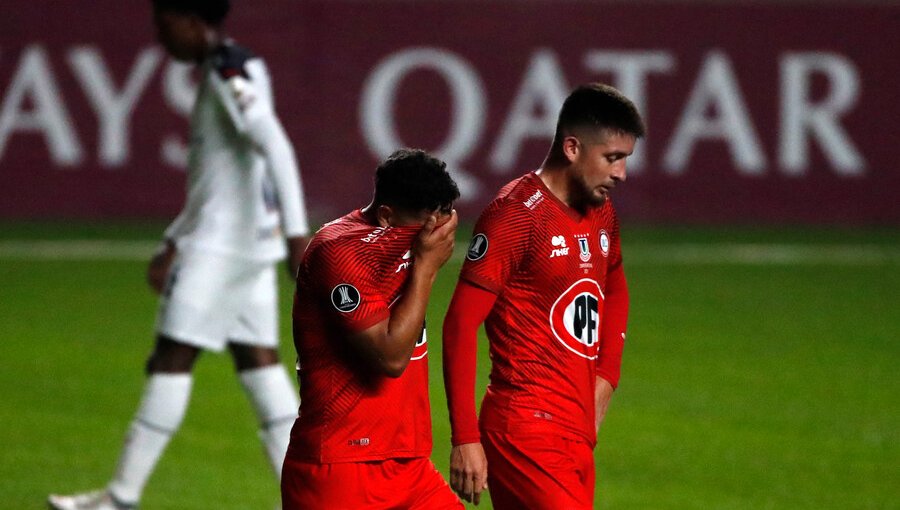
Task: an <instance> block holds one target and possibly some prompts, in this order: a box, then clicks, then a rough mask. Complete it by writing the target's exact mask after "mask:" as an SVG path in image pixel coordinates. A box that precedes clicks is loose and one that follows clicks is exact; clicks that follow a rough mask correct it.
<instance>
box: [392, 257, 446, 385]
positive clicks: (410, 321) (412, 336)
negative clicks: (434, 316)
mask: <svg viewBox="0 0 900 510" xmlns="http://www.w3.org/2000/svg"><path fill="white" fill-rule="evenodd" d="M436 276H437V270H430V269H428V268H418V267H416V265H415V264H413V265H412V266H411V274H410V277H409V283H408V284H407V287H406V290H405V291H404V293H403V295H402V296H401V297H400V300H399V301H398V302H397V303H396V304H395V305H394V306H393V308H392V309H391V317H390V319H388V322H387V330H386V331H385V334H384V338H383V341H382V342H381V345H380V348H379V349H378V350H379V355H380V358H381V360H380V361H381V363H380V365H381V368H382V371H383V372H384V373H385V374H386V375H388V376H390V377H400V375H402V374H403V371H404V370H406V366H407V365H409V360H410V357H411V356H412V352H413V349H414V348H415V346H416V342H417V341H418V340H419V338H420V337H421V335H422V325H423V324H424V323H425V312H426V310H427V308H428V297H429V295H430V294H431V287H432V286H433V285H434V280H435V278H436Z"/></svg>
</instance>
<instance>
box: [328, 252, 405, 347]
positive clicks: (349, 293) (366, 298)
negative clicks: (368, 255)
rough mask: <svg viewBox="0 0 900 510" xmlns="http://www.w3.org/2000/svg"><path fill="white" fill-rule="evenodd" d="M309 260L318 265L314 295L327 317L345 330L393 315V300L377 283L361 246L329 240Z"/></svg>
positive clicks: (352, 329)
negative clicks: (363, 259)
mask: <svg viewBox="0 0 900 510" xmlns="http://www.w3.org/2000/svg"><path fill="white" fill-rule="evenodd" d="M312 256H313V258H312V259H311V260H310V264H312V265H313V267H316V268H317V272H316V274H315V276H314V277H315V279H316V283H315V285H313V289H314V292H315V293H316V296H315V299H316V300H318V301H320V302H322V303H325V306H323V307H322V309H323V310H326V312H325V313H326V315H327V317H324V318H323V319H329V320H330V321H331V322H332V323H334V324H336V325H337V326H338V327H340V328H341V329H342V330H344V331H346V332H358V331H363V330H365V329H368V328H369V327H371V326H373V325H375V324H377V323H379V322H381V321H383V320H385V319H387V318H389V317H390V309H389V305H390V303H389V302H388V300H387V297H386V296H384V293H383V292H382V291H381V289H380V288H379V286H378V285H377V282H376V279H375V272H374V270H372V269H371V268H369V267H367V266H366V265H365V263H364V261H361V258H360V256H359V252H358V249H354V247H352V246H349V245H335V244H326V245H323V246H322V247H320V248H319V249H318V250H316V252H315V254H313V255H312Z"/></svg>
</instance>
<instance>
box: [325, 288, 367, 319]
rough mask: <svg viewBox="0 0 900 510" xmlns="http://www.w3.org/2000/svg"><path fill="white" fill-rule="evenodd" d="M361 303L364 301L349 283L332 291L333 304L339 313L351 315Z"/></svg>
mask: <svg viewBox="0 0 900 510" xmlns="http://www.w3.org/2000/svg"><path fill="white" fill-rule="evenodd" d="M360 301H362V300H361V299H360V297H359V291H358V290H356V287H354V286H353V285H350V284H349V283H342V284H340V285H338V286H337V287H335V288H333V289H331V304H333V305H334V307H335V308H337V310H338V311H339V312H343V313H349V312H352V311H353V310H356V307H358V306H359V302H360Z"/></svg>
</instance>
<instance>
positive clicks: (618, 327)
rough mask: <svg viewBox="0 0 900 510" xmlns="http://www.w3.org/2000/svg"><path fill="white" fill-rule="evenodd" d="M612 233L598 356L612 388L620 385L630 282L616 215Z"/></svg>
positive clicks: (601, 371)
mask: <svg viewBox="0 0 900 510" xmlns="http://www.w3.org/2000/svg"><path fill="white" fill-rule="evenodd" d="M612 223H613V224H612V229H611V230H612V231H611V233H610V242H611V246H610V257H611V258H610V261H609V265H608V266H607V273H606V289H605V300H604V303H603V323H602V324H601V326H600V347H599V351H598V354H597V375H598V376H600V377H602V378H604V379H606V381H608V382H609V383H610V384H611V385H612V387H613V388H617V387H618V385H619V376H620V374H621V367H622V351H623V350H624V347H625V329H626V326H627V324H628V306H629V297H628V283H627V282H626V280H625V271H624V269H623V266H622V245H621V241H620V237H619V221H618V218H616V216H615V213H614V212H613V217H612Z"/></svg>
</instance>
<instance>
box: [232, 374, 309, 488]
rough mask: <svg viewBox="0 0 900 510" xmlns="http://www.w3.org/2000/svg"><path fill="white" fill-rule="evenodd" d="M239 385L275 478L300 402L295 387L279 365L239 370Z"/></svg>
mask: <svg viewBox="0 0 900 510" xmlns="http://www.w3.org/2000/svg"><path fill="white" fill-rule="evenodd" d="M239 377H240V380H241V384H242V385H243V386H244V390H246V392H247V396H248V397H250V401H251V402H252V403H253V407H254V409H256V414H257V416H258V417H259V423H260V431H259V437H260V439H262V442H263V446H265V449H266V455H268V457H269V462H271V463H272V468H273V469H274V470H275V474H276V475H278V479H279V480H280V479H281V465H282V464H283V463H284V454H285V453H286V452H287V447H288V442H290V439H291V427H293V426H294V420H296V419H297V409H298V408H299V406H300V402H299V401H298V399H297V390H295V389H294V385H293V384H291V381H290V379H289V377H288V374H287V371H286V370H285V369H284V367H282V366H281V365H280V364H276V365H269V366H265V367H262V368H255V369H253V370H244V371H242V372H240V373H239Z"/></svg>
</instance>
